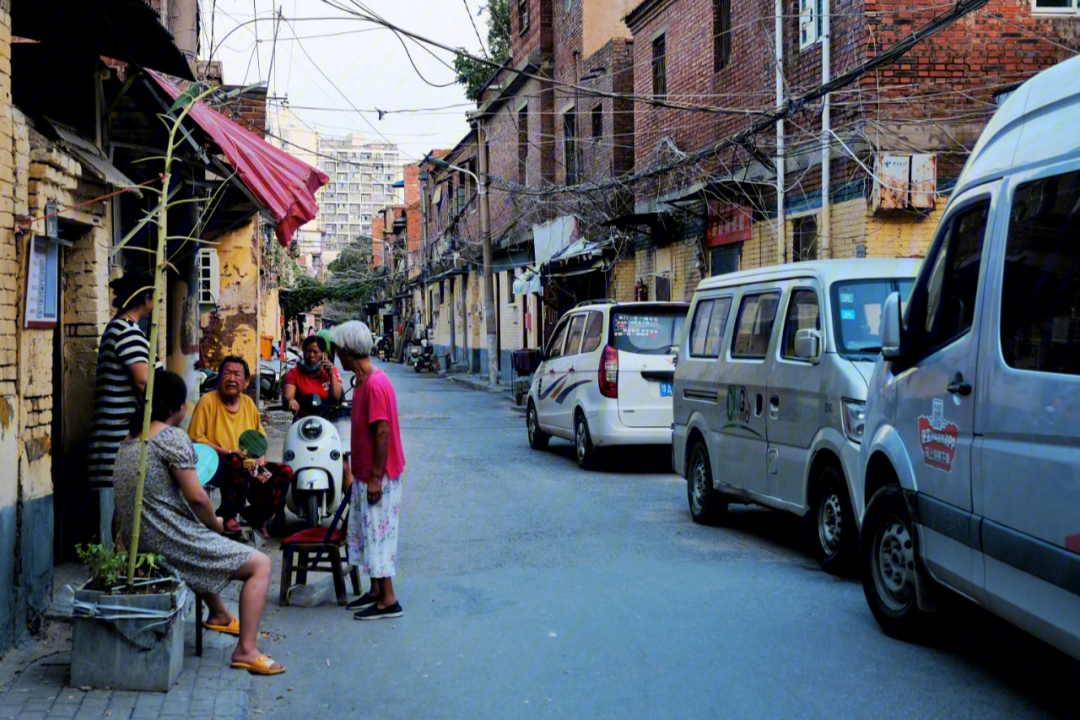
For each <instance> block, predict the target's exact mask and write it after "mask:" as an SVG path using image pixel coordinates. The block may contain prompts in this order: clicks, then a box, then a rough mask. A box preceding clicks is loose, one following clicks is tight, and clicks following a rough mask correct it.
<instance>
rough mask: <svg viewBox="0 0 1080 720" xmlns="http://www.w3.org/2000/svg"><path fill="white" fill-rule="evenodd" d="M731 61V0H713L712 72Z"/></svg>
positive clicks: (724, 66) (719, 69) (718, 70)
mask: <svg viewBox="0 0 1080 720" xmlns="http://www.w3.org/2000/svg"><path fill="white" fill-rule="evenodd" d="M730 62H731V0H713V72H720V71H721V70H723V69H724V68H726V67H727V66H728V64H729V63H730Z"/></svg>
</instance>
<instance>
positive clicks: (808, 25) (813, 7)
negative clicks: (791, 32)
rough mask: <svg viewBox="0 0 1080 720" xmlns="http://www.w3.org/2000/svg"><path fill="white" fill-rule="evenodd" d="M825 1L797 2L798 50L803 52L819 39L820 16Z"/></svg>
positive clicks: (820, 31)
mask: <svg viewBox="0 0 1080 720" xmlns="http://www.w3.org/2000/svg"><path fill="white" fill-rule="evenodd" d="M824 9H825V0H799V49H800V50H805V49H806V48H809V47H811V46H813V45H814V44H815V43H817V41H818V40H820V39H821V34H822V25H821V16H822V12H823V11H824Z"/></svg>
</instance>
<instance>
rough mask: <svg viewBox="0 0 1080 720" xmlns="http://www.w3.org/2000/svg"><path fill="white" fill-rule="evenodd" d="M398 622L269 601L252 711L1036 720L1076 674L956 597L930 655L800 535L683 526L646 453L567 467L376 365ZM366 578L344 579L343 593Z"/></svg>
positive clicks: (442, 391) (790, 525)
mask: <svg viewBox="0 0 1080 720" xmlns="http://www.w3.org/2000/svg"><path fill="white" fill-rule="evenodd" d="M383 367H384V368H386V369H387V371H388V373H389V375H390V377H391V379H392V380H393V382H394V384H395V387H396V388H397V393H398V402H399V410H400V414H401V425H402V436H403V442H404V445H405V454H406V460H407V469H406V484H405V496H404V497H405V499H404V509H403V520H402V538H403V539H402V545H401V547H400V551H399V555H400V558H401V561H400V566H399V575H398V577H397V578H396V582H395V585H396V588H397V592H398V597H399V599H400V601H401V603H402V605H403V606H404V608H405V616H404V617H402V618H399V619H396V620H382V621H377V622H356V621H354V620H353V619H352V615H351V613H349V612H348V611H346V610H345V609H343V608H338V607H337V606H334V605H324V606H320V607H316V608H295V607H291V608H278V607H277V606H276V604H274V601H275V600H276V594H277V578H276V577H275V578H274V582H273V586H272V588H271V604H269V605H268V607H267V611H268V612H267V616H266V618H265V620H264V629H265V630H266V631H267V632H268V634H269V638H266V639H264V640H263V641H262V642H263V649H264V650H265V651H268V652H270V653H272V654H273V655H274V657H275V658H276V659H278V660H280V661H281V662H282V663H284V664H285V665H286V666H287V667H288V671H287V673H286V674H285V675H282V676H280V677H276V678H260V679H257V682H256V683H255V685H256V689H255V697H254V701H253V706H252V707H253V714H252V717H263V718H272V717H279V718H290V719H291V718H316V717H320V718H321V717H356V716H361V717H377V718H380V719H390V718H534V717H553V718H668V717H670V718H698V717H701V718H705V717H709V718H712V717H724V718H825V717H829V718H838V717H851V718H862V717H867V718H869V717H873V718H882V719H885V718H898V719H899V718H902V719H904V720H911V719H912V718H979V719H980V720H986V719H988V718H1042V717H1060V716H1064V715H1067V714H1069V713H1075V712H1076V707H1077V700H1076V697H1075V687H1076V686H1077V684H1078V679H1080V672H1078V665H1077V663H1075V662H1073V661H1072V660H1070V659H1067V658H1065V657H1064V656H1062V655H1061V654H1060V653H1057V652H1056V651H1054V650H1052V649H1050V648H1048V647H1047V646H1045V645H1043V644H1041V643H1039V642H1037V641H1035V640H1033V639H1032V638H1030V637H1029V636H1027V635H1024V634H1023V633H1020V632H1018V631H1016V630H1014V629H1012V628H1010V627H1009V626H1007V625H1005V624H1003V623H1000V622H998V621H997V620H995V619H994V618H991V617H989V616H987V615H985V614H983V613H980V612H977V611H976V610H974V609H973V608H970V607H967V606H957V607H956V608H954V609H952V610H951V611H949V616H948V619H947V622H946V623H945V626H946V627H947V631H946V633H945V634H944V635H943V636H942V637H941V638H939V639H938V640H937V641H935V642H934V643H933V644H932V645H930V646H927V645H909V644H904V643H899V642H896V641H893V640H891V639H889V638H887V637H885V636H884V635H883V634H882V633H881V631H880V630H879V628H878V626H877V624H876V623H875V622H874V619H873V617H872V616H871V614H870V611H869V609H868V608H867V606H866V602H865V600H864V598H863V594H862V588H861V586H860V585H859V583H858V581H857V580H855V579H842V578H836V577H832V576H829V575H826V574H825V573H823V572H821V570H820V569H819V568H818V565H817V563H816V562H815V561H814V560H813V559H812V558H811V557H809V556H808V555H807V554H806V552H805V551H804V550H803V549H802V545H801V543H800V539H799V532H800V521H799V520H798V519H797V518H793V517H792V516H789V515H785V514H783V513H778V512H773V511H767V510H763V509H758V508H749V507H745V508H744V507H743V506H733V507H732V512H731V516H730V520H729V521H728V523H727V524H726V525H725V527H721V528H709V527H702V526H698V525H695V524H694V523H693V522H692V521H691V520H690V516H689V513H688V511H687V508H686V492H685V483H684V482H683V481H682V479H681V478H679V477H677V476H675V475H672V474H670V473H669V472H668V469H667V466H668V460H667V457H666V451H663V452H660V453H652V454H650V453H645V452H629V453H628V452H620V453H618V457H616V458H614V465H613V466H611V467H609V468H608V469H607V470H605V471H604V472H597V473H587V472H583V471H580V470H578V468H577V466H576V465H575V464H574V462H573V460H572V452H571V446H570V444H569V443H566V442H560V441H557V440H553V441H552V443H551V447H550V449H549V450H547V451H545V452H534V451H532V450H531V449H530V448H529V446H528V443H527V441H526V437H525V427H524V418H523V417H522V416H521V415H519V414H517V413H515V412H514V411H513V410H512V409H511V408H510V407H509V405H508V404H507V402H506V400H505V399H504V398H503V397H502V396H494V395H489V394H487V393H483V392H478V391H475V390H471V389H465V388H463V387H462V386H459V385H455V384H453V383H450V382H447V381H445V380H442V379H439V378H436V377H434V376H430V375H416V374H414V373H413V371H412V370H411V369H409V368H407V367H402V366H400V365H389V366H386V365H384V366H383ZM365 587H366V581H365Z"/></svg>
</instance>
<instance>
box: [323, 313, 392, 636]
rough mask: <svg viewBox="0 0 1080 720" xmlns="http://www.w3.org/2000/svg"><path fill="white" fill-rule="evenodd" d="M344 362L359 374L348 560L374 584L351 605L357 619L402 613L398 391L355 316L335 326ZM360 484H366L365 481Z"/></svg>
mask: <svg viewBox="0 0 1080 720" xmlns="http://www.w3.org/2000/svg"><path fill="white" fill-rule="evenodd" d="M334 345H335V346H337V348H338V357H339V359H340V360H341V366H342V367H343V368H345V369H346V370H351V371H352V372H353V373H355V374H356V391H355V393H354V394H353V410H352V474H353V477H354V478H356V480H357V481H359V482H357V483H355V487H354V488H353V492H352V495H351V503H352V512H351V515H350V517H349V532H348V551H349V563H350V564H352V565H358V566H359V567H360V570H361V572H363V573H364V574H365V575H367V576H368V577H370V578H371V588H370V589H369V590H368V592H367V593H366V594H364V595H362V596H361V597H360V598H359V599H357V600H354V601H352V602H351V603H349V605H348V607H349V609H350V610H359V611H360V612H358V613H356V614H355V615H354V616H353V617H355V618H356V619H357V620H380V619H383V618H396V617H401V616H402V614H403V610H402V608H401V604H400V603H399V602H398V600H397V596H396V595H394V582H393V577H394V575H396V574H397V560H398V524H399V522H400V520H401V481H402V474H403V473H404V471H405V453H404V451H403V450H402V447H401V433H400V430H399V427H398V409H397V395H396V394H395V393H394V386H393V385H391V384H390V378H388V377H387V376H386V373H384V372H383V371H382V370H379V369H378V368H376V367H375V366H374V365H373V364H372V363H371V350H372V347H373V345H374V341H373V340H372V337H371V330H369V329H368V326H367V325H365V324H364V323H362V322H359V321H356V320H352V321H350V322H347V323H343V324H342V325H339V326H338V327H337V328H335V329H334ZM360 483H363V485H361V484H360Z"/></svg>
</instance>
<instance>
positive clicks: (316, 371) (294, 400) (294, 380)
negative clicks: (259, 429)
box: [281, 335, 341, 418]
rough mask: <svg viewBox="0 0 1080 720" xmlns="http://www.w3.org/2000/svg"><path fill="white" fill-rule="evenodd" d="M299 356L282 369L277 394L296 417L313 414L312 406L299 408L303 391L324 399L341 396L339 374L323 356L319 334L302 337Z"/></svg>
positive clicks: (315, 412) (324, 342)
mask: <svg viewBox="0 0 1080 720" xmlns="http://www.w3.org/2000/svg"><path fill="white" fill-rule="evenodd" d="M301 353H302V354H303V357H302V359H301V360H300V362H298V363H297V364H296V365H294V366H293V368H292V369H291V370H289V372H287V373H285V380H284V381H283V382H282V384H281V385H282V388H281V396H282V397H283V398H284V399H285V404H286V406H287V407H288V408H289V410H290V411H292V413H293V415H294V416H295V417H296V418H301V417H304V416H306V415H314V414H317V410H316V409H314V408H307V409H305V410H304V411H301V410H300V403H299V402H298V399H299V398H301V397H304V396H306V395H318V396H319V400H321V401H322V402H323V403H326V402H327V401H328V400H329V401H330V402H335V403H336V402H339V401H340V400H341V376H340V375H338V371H337V368H336V367H334V365H333V363H331V362H330V361H329V360H328V359H327V357H326V339H325V338H323V337H320V336H319V335H309V336H307V337H306V338H304V344H303V346H302V348H301Z"/></svg>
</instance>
